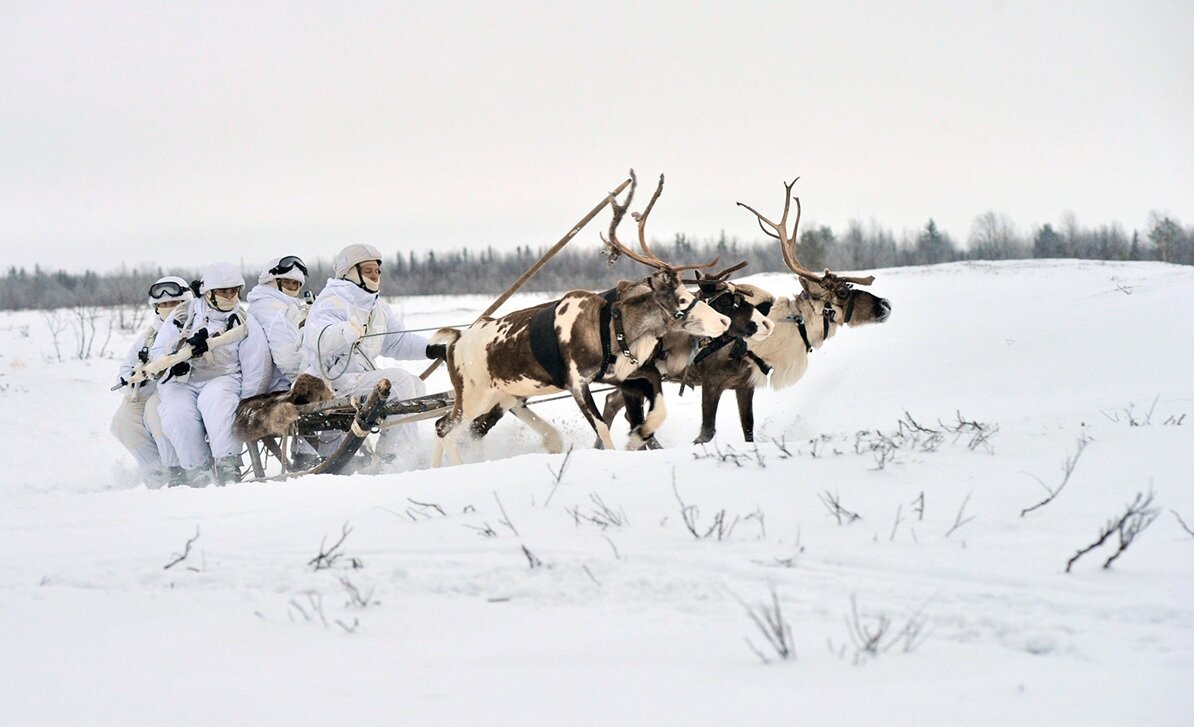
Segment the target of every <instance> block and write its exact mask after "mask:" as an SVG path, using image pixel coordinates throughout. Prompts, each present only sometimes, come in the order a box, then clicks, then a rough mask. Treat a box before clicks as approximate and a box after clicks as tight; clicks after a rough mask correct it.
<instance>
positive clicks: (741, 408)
mask: <svg viewBox="0 0 1194 727" xmlns="http://www.w3.org/2000/svg"><path fill="white" fill-rule="evenodd" d="M734 395H735V396H737V397H738V420H739V421H741V422H742V438H743V440H745V441H747V442H753V441H755V390H754V388H753V387H750V386H745V387H743V388H741V389H735V390H734Z"/></svg>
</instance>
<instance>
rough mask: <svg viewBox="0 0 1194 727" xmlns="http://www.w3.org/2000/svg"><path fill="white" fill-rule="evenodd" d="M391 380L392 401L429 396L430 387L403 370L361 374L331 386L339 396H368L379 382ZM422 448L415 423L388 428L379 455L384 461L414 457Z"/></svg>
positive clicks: (385, 429) (380, 437) (379, 444)
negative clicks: (391, 458) (396, 457)
mask: <svg viewBox="0 0 1194 727" xmlns="http://www.w3.org/2000/svg"><path fill="white" fill-rule="evenodd" d="M382 379H389V380H390V399H389V400H390V401H401V400H402V399H413V398H414V397H416V396H422V395H423V394H425V393H426V392H427V387H426V386H425V385H424V384H423V380H422V379H420V378H419V377H418V376H416V375H414V374H412V373H410V372H409V371H404V370H403V369H378V370H376V371H365V372H363V373H359V374H345V375H344V376H341V377H340V378H339V379H337V380H335V381H333V382H332V388H333V390H334V391H335V392H336V395H337V396H345V395H348V394H367V393H369V392H371V391H373V387H375V386H377V382H378V381H381V380H382ZM418 447H419V430H418V426H417V424H415V423H413V422H412V423H410V424H401V425H399V426H396V427H386V428H384V429H382V430H381V434H380V435H379V436H378V439H377V449H376V452H377V454H378V455H380V456H382V457H392V456H396V455H404V456H405V455H413V454H414V453H415V452H416V450H417V449H418Z"/></svg>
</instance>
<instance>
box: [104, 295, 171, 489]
mask: <svg viewBox="0 0 1194 727" xmlns="http://www.w3.org/2000/svg"><path fill="white" fill-rule="evenodd" d="M162 325H163V323H162V319H161V318H159V317H158V316H157V315H156V314H155V315H154V316H153V318H152V319H151V322H150V327H149V328H147V329H146V330H145V331H144V332H142V333H141V335H139V336H137V338H136V339H135V340H134V341H133V345H132V346H131V347H130V348H129V350H128V353H126V354H125V356H124V360H123V361H122V362H121V364H120V378H121V379H122V380H124V381H128V380H129V379H130V378H132V375H133V369H134V368H135V367H136V365H137V362H138V359H139V358H140V354H141V352H142V351H145V352H146V354H147V355H148V354H149V351H150V349H151V348H152V347H153V344H154V340H155V338H156V337H157V335H158V331H159V330H160V329H161V327H162ZM166 325H171V326H172V324H166ZM122 391H123V393H124V401H122V402H121V403H120V406H119V407H118V408H117V409H116V414H115V415H114V416H113V417H112V434H113V436H115V437H116V439H118V440H119V441H120V443H121V444H123V445H124V447H125V449H127V450H128V451H129V453H130V454H132V455H133V459H135V460H137V467H138V468H140V470H141V479H142V480H143V481H145V482H147V483H150V484H160V482H161V481H162V478H164V476H165V471H164V468H166V467H173V466H177V465H178V455H177V454H175V452H174V447H172V446H171V445H170V440H169V439H167V438H166V435H165V432H164V431H163V430H162V420H161V416H160V413H159V411H158V402H159V397H158V392H157V385H156V384H155V383H154V382H153V381H152V380H148V381H143V382H141V383H140V384H137V385H133V386H126V387H124V388H123V389H122Z"/></svg>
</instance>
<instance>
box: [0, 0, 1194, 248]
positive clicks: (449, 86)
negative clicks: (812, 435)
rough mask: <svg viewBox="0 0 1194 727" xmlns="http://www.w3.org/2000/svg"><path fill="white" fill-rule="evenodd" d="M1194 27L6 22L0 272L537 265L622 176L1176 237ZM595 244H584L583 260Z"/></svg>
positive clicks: (16, 6) (727, 194)
mask: <svg viewBox="0 0 1194 727" xmlns="http://www.w3.org/2000/svg"><path fill="white" fill-rule="evenodd" d="M1192 29H1194V3H1192V2H1190V1H1189V0H1177V1H1175V2H1161V1H1157V2H1114V3H1104V2H1054V1H1052V0H1051V1H1049V2H1039V0H1038V1H1035V2H1011V1H1008V2H992V1H990V0H988V1H985V2H980V1H976V2H890V3H870V2H867V3H854V2H840V1H839V2H826V3H820V2H813V3H809V2H795V1H794V0H787V1H785V2H732V3H731V2H724V3H698V2H649V3H642V4H639V3H618V2H601V3H595V2H584V3H571V2H552V3H546V2H544V3H509V2H500V3H499V2H479V3H450V2H427V3H400V2H334V3H333V2H319V3H295V2H258V3H253V2H227V3H222V2H203V3H199V2H160V0H153V1H151V2H144V3H131V2H103V3H86V4H81V3H80V4H75V3H58V2H44V1H42V0H37V1H33V2H16V1H14V0H0V251H2V260H0V262H2V263H3V264H4V266H5V267H7V266H8V265H10V264H17V265H32V264H33V263H35V262H40V263H41V264H42V265H44V266H48V267H55V268H57V267H63V268H66V269H68V270H81V269H83V268H87V267H90V268H95V269H99V270H108V269H111V268H114V267H117V266H119V265H120V264H121V263H127V264H129V265H136V264H140V263H145V262H156V263H160V264H163V265H166V266H173V265H196V266H197V265H200V264H203V263H206V262H211V261H214V260H218V259H227V260H231V261H238V260H244V261H245V262H246V264H248V265H249V266H250V267H254V266H256V264H257V262H258V261H264V260H265V259H266V258H268V257H271V256H273V255H279V254H286V253H296V254H299V255H302V256H304V257H309V258H315V257H324V258H330V257H331V256H332V255H333V254H334V253H335V251H336V250H337V249H338V248H339V247H340V246H342V245H344V244H347V243H349V242H370V243H373V244H376V245H378V246H380V247H381V248H382V249H383V250H384V251H386V252H387V254H388V253H390V252H392V251H396V250H403V251H406V250H410V249H412V248H415V249H427V248H438V247H460V246H470V247H478V248H479V247H483V246H485V245H487V244H492V245H494V246H495V247H498V248H509V247H512V246H514V245H517V244H530V245H532V246H540V245H549V244H552V243H554V242H555V241H556V239H558V238H559V237H560V236H561V235H562V234H564V233H565V232H566V231H567V230H568V229H569V228H570V227H571V225H572V224H573V223H575V222H576V221H577V220H578V219H579V218H580V217H581V216H582V215H583V214H584V213H585V212H586V211H588V210H589V209H590V208H591V207H592V206H593V205H594V204H595V203H597V202H598V201H599V200H600V199H601V197H602V195H603V194H604V193H605V192H606V191H608V190H609V189H610V188H612V187H613V186H615V185H616V184H617V183H618V182H620V181H621V179H622V178H623V177H624V176H625V173H626V170H627V169H628V168H630V167H632V166H633V167H634V168H635V169H636V170H637V171H638V173H639V176H640V180H642V181H643V182H644V183H647V184H645V185H644V186H647V188H646V189H643V190H640V199H641V200H642V201H645V199H646V197H647V195H648V194H649V192H650V186H649V185H650V184H651V183H653V181H654V179H655V177H656V176H657V175H658V174H659V173H660V172H663V173H665V174H666V175H667V186H666V188H665V191H664V194H663V197H662V198H661V200H660V202H659V204H658V206H657V208H656V211H655V212H654V214H653V215H652V224H651V231H652V234H653V235H654V236H656V237H658V238H661V239H666V238H670V237H671V236H672V235H673V234H674V233H675V232H686V233H689V234H693V235H697V236H712V235H715V234H717V233H718V231H720V230H722V229H724V230H726V232H727V233H728V234H731V235H737V236H739V237H741V238H743V239H754V238H755V237H757V236H758V235H757V233H756V230H757V228H756V227H755V226H754V223H753V221H752V218H751V217H750V215H749V214H748V213H746V212H745V211H743V210H741V209H739V208H737V207H735V206H734V203H735V201H738V200H742V201H746V202H749V203H751V204H753V205H754V206H756V207H757V208H759V209H760V210H761V211H763V212H765V213H766V212H775V213H776V214H778V211H779V209H780V208H781V206H782V203H783V188H782V186H781V182H782V180H784V179H790V178H792V177H794V176H796V175H800V176H801V178H802V179H801V181H800V183H799V184H798V186H797V190H798V193H799V194H800V196H801V199H802V201H803V203H804V210H805V220H806V221H814V222H817V223H819V224H827V225H830V226H831V227H834V228H835V229H838V230H841V229H843V228H844V227H845V225H846V224H847V223H848V221H849V220H851V219H854V218H857V219H862V220H863V221H864V222H866V221H869V220H872V219H873V220H875V221H876V222H878V223H879V224H881V225H883V226H885V227H888V228H890V229H892V230H893V231H895V232H896V233H897V234H899V233H901V232H902V231H904V230H913V229H915V228H918V227H920V226H922V225H923V224H924V223H925V221H927V220H928V218H930V217H933V218H935V219H936V220H937V221H938V223H939V224H940V225H941V226H942V227H943V228H944V229H946V230H947V231H948V232H950V233H951V234H952V235H954V237H955V238H956V239H958V240H959V241H963V240H965V238H966V237H967V235H968V232H969V229H970V224H971V221H972V220H973V218H974V217H975V216H976V215H979V214H981V213H983V212H986V211H988V210H994V211H997V212H1001V213H1006V214H1007V215H1009V216H1010V217H1011V218H1012V220H1013V221H1014V222H1015V223H1016V224H1017V225H1018V226H1019V227H1020V229H1022V230H1026V229H1028V228H1029V227H1030V226H1032V225H1038V224H1041V223H1043V222H1056V221H1058V220H1059V219H1060V218H1061V216H1062V215H1063V214H1064V213H1065V212H1073V213H1074V214H1075V215H1076V216H1077V218H1078V220H1079V222H1081V223H1083V224H1085V225H1090V226H1094V225H1100V224H1106V223H1109V222H1120V223H1122V224H1123V225H1124V226H1125V227H1126V228H1127V229H1129V230H1130V229H1132V228H1142V227H1143V226H1144V225H1145V223H1146V220H1147V215H1148V213H1149V211H1150V210H1154V209H1156V210H1161V211H1165V212H1168V213H1170V214H1172V215H1174V216H1176V217H1178V218H1179V219H1180V220H1181V221H1182V222H1183V223H1185V224H1192V223H1194V131H1192V128H1194V126H1192V124H1194V43H1191V38H1192V37H1194V36H1192V34H1191V31H1192ZM606 220H607V218H606V217H602V218H600V219H599V220H598V221H597V222H595V223H594V224H593V225H592V226H591V227H590V228H589V229H587V230H586V231H585V232H584V233H582V236H581V238H579V239H578V241H577V242H574V243H573V245H593V246H594V247H595V246H596V244H597V243H596V242H595V241H596V234H597V231H598V230H599V229H601V228H603V227H604V225H605V223H606Z"/></svg>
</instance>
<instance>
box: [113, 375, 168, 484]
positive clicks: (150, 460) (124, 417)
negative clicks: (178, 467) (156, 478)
mask: <svg viewBox="0 0 1194 727" xmlns="http://www.w3.org/2000/svg"><path fill="white" fill-rule="evenodd" d="M152 403H153V405H154V408H155V409H156V405H157V400H156V398H154V399H153V400H152ZM149 405H150V397H147V396H144V395H142V396H141V397H140V398H138V399H137V400H136V401H131V400H129V398H128V397H125V398H124V399H123V400H122V401H121V402H120V406H119V407H117V409H116V414H115V415H113V417H112V427H111V432H112V436H114V437H116V439H117V440H119V441H120V443H121V444H123V445H124V448H125V449H127V450H128V451H129V454H131V455H133V459H135V460H137V467H138V468H139V469H140V470H141V477H142V479H146V478H147V477H152V476H153V475H154V474H158V473H160V472H161V468H162V458H161V457H160V456H159V455H158V446H157V443H156V442H155V441H154V438H153V433H152V432H151V431H150V429H149V426H148V424H147V422H146V418H147V409H148V408H149Z"/></svg>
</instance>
